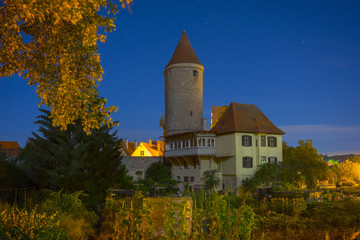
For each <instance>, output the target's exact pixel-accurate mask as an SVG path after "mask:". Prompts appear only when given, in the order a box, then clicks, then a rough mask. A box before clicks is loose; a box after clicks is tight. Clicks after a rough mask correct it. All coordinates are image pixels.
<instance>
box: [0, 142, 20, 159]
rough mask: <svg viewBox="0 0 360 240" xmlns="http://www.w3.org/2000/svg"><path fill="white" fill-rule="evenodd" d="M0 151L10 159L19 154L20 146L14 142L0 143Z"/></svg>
mask: <svg viewBox="0 0 360 240" xmlns="http://www.w3.org/2000/svg"><path fill="white" fill-rule="evenodd" d="M0 151H1V152H4V153H5V154H6V155H8V156H11V157H16V156H17V155H18V154H19V153H20V145H19V143H18V142H16V141H0Z"/></svg>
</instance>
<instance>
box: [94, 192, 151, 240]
mask: <svg viewBox="0 0 360 240" xmlns="http://www.w3.org/2000/svg"><path fill="white" fill-rule="evenodd" d="M103 217H104V220H103V222H102V224H101V228H100V236H99V239H129V240H131V239H152V235H153V231H154V229H153V220H152V218H151V205H150V204H148V203H147V202H146V201H144V199H143V195H142V194H141V192H137V193H136V194H135V196H134V197H133V198H128V199H119V200H113V199H111V198H107V199H106V201H105V207H104V211H103Z"/></svg>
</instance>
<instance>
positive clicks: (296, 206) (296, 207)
mask: <svg viewBox="0 0 360 240" xmlns="http://www.w3.org/2000/svg"><path fill="white" fill-rule="evenodd" d="M269 208H270V210H272V211H275V212H277V213H280V214H286V215H288V216H299V215H300V213H301V212H302V211H304V210H305V209H306V203H305V200H304V199H303V198H272V199H271V202H270V204H269Z"/></svg>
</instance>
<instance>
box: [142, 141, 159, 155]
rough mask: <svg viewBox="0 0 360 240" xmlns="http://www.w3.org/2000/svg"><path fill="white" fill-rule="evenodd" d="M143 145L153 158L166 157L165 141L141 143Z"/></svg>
mask: <svg viewBox="0 0 360 240" xmlns="http://www.w3.org/2000/svg"><path fill="white" fill-rule="evenodd" d="M140 144H141V145H143V146H144V148H146V150H147V151H148V152H149V153H150V154H151V156H153V157H161V156H164V141H155V142H152V143H151V144H150V143H146V142H141V143H140Z"/></svg>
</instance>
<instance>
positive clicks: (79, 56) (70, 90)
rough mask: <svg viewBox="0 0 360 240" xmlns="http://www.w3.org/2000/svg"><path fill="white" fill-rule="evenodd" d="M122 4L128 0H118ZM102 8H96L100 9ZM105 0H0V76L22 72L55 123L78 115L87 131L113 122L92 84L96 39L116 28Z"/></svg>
mask: <svg viewBox="0 0 360 240" xmlns="http://www.w3.org/2000/svg"><path fill="white" fill-rule="evenodd" d="M119 1H120V4H121V5H122V7H125V5H126V4H129V3H130V2H131V1H132V0H119ZM100 10H101V11H100ZM117 12H118V9H117V6H116V4H115V3H114V2H112V1H110V0H5V1H2V2H1V3H0V77H4V76H6V77H9V76H12V75H14V74H18V75H19V76H23V77H24V78H25V79H27V80H28V83H29V85H31V86H36V87H37V88H36V91H37V94H38V97H39V98H40V103H39V105H40V106H41V105H42V104H45V105H46V106H47V107H49V108H50V109H51V118H52V119H53V124H54V125H55V126H60V127H61V129H66V128H67V125H68V124H71V123H74V121H75V120H77V119H81V121H82V125H83V128H84V130H85V131H86V132H88V133H89V132H90V129H93V128H99V127H100V126H101V125H113V124H114V123H113V121H112V119H111V117H110V113H112V112H114V111H116V110H117V108H116V107H114V106H111V107H105V104H106V99H105V98H101V97H99V94H98V91H97V87H98V86H99V83H100V81H101V80H102V74H103V69H102V66H101V63H100V55H99V53H98V52H97V50H98V46H97V42H98V40H99V41H101V42H105V40H106V34H107V33H108V32H111V31H113V30H115V25H114V20H115V17H114V16H115V14H116V13H117Z"/></svg>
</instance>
